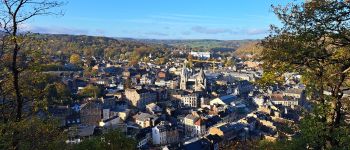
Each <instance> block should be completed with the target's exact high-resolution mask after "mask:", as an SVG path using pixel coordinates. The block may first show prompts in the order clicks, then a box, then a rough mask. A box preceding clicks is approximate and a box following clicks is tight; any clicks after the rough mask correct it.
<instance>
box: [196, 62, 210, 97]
mask: <svg viewBox="0 0 350 150" xmlns="http://www.w3.org/2000/svg"><path fill="white" fill-rule="evenodd" d="M206 89H207V79H206V78H205V74H204V71H203V69H202V68H201V70H200V71H199V73H198V75H197V77H196V80H195V91H196V92H202V91H205V90H206Z"/></svg>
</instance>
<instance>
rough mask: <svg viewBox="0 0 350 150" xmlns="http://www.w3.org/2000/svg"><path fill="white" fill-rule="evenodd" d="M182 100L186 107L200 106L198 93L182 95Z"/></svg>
mask: <svg viewBox="0 0 350 150" xmlns="http://www.w3.org/2000/svg"><path fill="white" fill-rule="evenodd" d="M180 101H181V105H182V106H184V107H192V108H196V107H198V95H197V94H188V95H181V98H180Z"/></svg>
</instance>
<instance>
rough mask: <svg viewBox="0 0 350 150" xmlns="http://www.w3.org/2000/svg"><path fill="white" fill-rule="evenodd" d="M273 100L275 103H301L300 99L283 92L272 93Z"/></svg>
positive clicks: (291, 104) (285, 104)
mask: <svg viewBox="0 0 350 150" xmlns="http://www.w3.org/2000/svg"><path fill="white" fill-rule="evenodd" d="M271 102H272V103H273V104H275V105H283V106H286V107H294V106H298V105H299V100H298V99H297V98H294V97H288V96H283V95H282V94H272V95H271Z"/></svg>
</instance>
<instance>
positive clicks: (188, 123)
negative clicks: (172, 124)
mask: <svg viewBox="0 0 350 150" xmlns="http://www.w3.org/2000/svg"><path fill="white" fill-rule="evenodd" d="M183 122H184V127H185V134H186V136H190V137H196V136H201V135H204V134H205V133H206V125H205V123H204V120H203V119H202V118H201V117H200V116H198V115H197V114H193V113H192V114H188V115H187V116H186V117H185V118H184V121H183Z"/></svg>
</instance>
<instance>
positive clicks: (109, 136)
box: [73, 130, 136, 150]
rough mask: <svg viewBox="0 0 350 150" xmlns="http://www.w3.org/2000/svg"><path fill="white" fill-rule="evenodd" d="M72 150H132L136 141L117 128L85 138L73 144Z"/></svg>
mask: <svg viewBox="0 0 350 150" xmlns="http://www.w3.org/2000/svg"><path fill="white" fill-rule="evenodd" d="M73 149H74V150H121V149H122V150H133V149H136V141H135V140H134V139H132V138H128V137H126V136H125V135H124V134H122V133H121V132H119V131H118V130H113V131H109V132H108V133H105V134H103V135H101V136H98V137H94V138H91V139H86V140H84V141H83V142H82V143H79V144H78V145H75V146H73Z"/></svg>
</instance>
